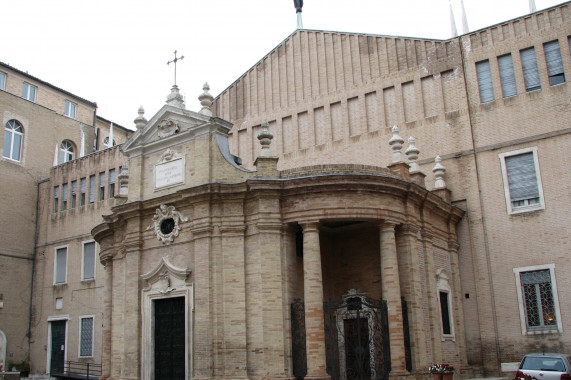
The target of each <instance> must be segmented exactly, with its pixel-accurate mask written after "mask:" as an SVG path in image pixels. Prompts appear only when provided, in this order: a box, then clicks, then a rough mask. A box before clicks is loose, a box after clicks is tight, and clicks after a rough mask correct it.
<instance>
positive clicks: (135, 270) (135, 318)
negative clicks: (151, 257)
mask: <svg viewBox="0 0 571 380" xmlns="http://www.w3.org/2000/svg"><path fill="white" fill-rule="evenodd" d="M123 261H124V265H125V271H124V273H125V277H124V285H125V287H124V289H125V290H124V295H125V299H124V302H125V306H124V308H125V309H124V314H123V315H124V316H123V322H124V327H123V334H124V340H123V342H124V346H123V357H122V361H123V363H122V364H123V365H122V371H121V372H122V373H121V375H122V376H123V377H124V378H126V379H137V378H139V377H140V364H141V363H140V355H139V354H140V351H139V350H140V347H141V334H140V329H139V327H140V325H141V308H140V307H141V303H140V298H141V293H140V289H139V274H140V273H139V268H140V251H139V247H138V245H135V244H134V245H133V247H128V248H127V252H126V255H125V258H124V259H123Z"/></svg>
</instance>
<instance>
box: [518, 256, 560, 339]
mask: <svg viewBox="0 0 571 380" xmlns="http://www.w3.org/2000/svg"><path fill="white" fill-rule="evenodd" d="M514 274H515V276H516V286H517V293H518V298H519V300H518V301H519V306H520V318H521V327H522V333H523V334H530V333H531V334H534V333H538V332H542V331H545V330H547V331H558V330H559V331H561V315H560V311H559V301H558V298H557V286H556V284H555V265H554V264H547V265H538V266H533V267H525V268H514Z"/></svg>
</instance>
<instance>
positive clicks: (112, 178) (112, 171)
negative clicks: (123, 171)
mask: <svg viewBox="0 0 571 380" xmlns="http://www.w3.org/2000/svg"><path fill="white" fill-rule="evenodd" d="M114 183H115V169H109V184H110V185H112V184H114Z"/></svg>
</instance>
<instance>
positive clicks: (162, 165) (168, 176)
mask: <svg viewBox="0 0 571 380" xmlns="http://www.w3.org/2000/svg"><path fill="white" fill-rule="evenodd" d="M167 152H168V151H167ZM169 153H171V152H169ZM172 153H174V152H172ZM172 153H171V154H167V156H166V157H164V156H165V155H163V157H161V160H160V161H159V162H158V163H157V164H156V165H155V190H160V189H163V188H165V187H171V186H176V185H182V184H183V183H184V167H185V160H184V157H182V156H178V155H176V154H172Z"/></svg>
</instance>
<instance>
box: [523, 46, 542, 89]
mask: <svg viewBox="0 0 571 380" xmlns="http://www.w3.org/2000/svg"><path fill="white" fill-rule="evenodd" d="M520 53H521V65H522V66H523V77H524V79H525V90H526V91H533V90H538V89H540V88H541V82H540V81H539V72H538V71H537V59H536V58H535V49H534V48H529V49H525V50H522V51H521V52H520Z"/></svg>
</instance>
